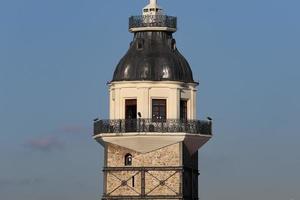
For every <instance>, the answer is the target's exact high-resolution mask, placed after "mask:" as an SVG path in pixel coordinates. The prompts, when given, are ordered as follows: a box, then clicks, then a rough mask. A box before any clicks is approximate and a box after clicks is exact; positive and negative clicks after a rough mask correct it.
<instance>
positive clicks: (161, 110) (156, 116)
mask: <svg viewBox="0 0 300 200" xmlns="http://www.w3.org/2000/svg"><path fill="white" fill-rule="evenodd" d="M166 119H167V100H166V99H153V100H152V120H155V121H159V120H163V121H165V120H166Z"/></svg>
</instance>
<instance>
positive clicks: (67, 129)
mask: <svg viewBox="0 0 300 200" xmlns="http://www.w3.org/2000/svg"><path fill="white" fill-rule="evenodd" d="M61 131H62V132H64V133H68V134H83V133H87V132H88V130H87V128H85V127H83V126H80V125H66V126H64V127H62V128H61Z"/></svg>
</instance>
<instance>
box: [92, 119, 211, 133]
mask: <svg viewBox="0 0 300 200" xmlns="http://www.w3.org/2000/svg"><path fill="white" fill-rule="evenodd" d="M211 127H212V123H211V122H210V121H201V120H180V119H167V120H157V119H117V120H98V121H96V122H95V123H94V135H98V134H102V133H127V132H130V133H135V132H150V133H151V132H155V133H191V134H202V135H211V132H212V130H211Z"/></svg>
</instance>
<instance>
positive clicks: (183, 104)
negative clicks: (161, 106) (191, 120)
mask: <svg viewBox="0 0 300 200" xmlns="http://www.w3.org/2000/svg"><path fill="white" fill-rule="evenodd" d="M180 119H181V120H187V101H186V100H181V101H180Z"/></svg>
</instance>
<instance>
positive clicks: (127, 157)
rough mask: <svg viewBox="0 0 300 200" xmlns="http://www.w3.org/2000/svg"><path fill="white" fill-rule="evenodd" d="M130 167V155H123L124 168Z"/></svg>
mask: <svg viewBox="0 0 300 200" xmlns="http://www.w3.org/2000/svg"><path fill="white" fill-rule="evenodd" d="M131 165H132V155H131V154H130V153H128V154H126V155H125V166H131Z"/></svg>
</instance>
